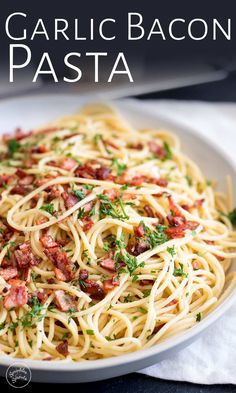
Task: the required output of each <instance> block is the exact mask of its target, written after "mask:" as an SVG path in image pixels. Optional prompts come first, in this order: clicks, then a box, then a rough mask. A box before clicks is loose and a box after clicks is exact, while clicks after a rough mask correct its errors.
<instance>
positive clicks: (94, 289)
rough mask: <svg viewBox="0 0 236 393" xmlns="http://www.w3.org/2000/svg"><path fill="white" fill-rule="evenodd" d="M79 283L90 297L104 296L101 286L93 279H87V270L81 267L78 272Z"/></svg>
mask: <svg viewBox="0 0 236 393" xmlns="http://www.w3.org/2000/svg"><path fill="white" fill-rule="evenodd" d="M79 284H80V288H81V290H82V291H83V292H86V293H88V294H89V295H90V296H91V298H92V299H95V300H102V299H103V298H104V296H105V293H104V290H103V288H102V287H101V286H100V285H99V284H98V283H97V282H96V281H94V280H89V279H88V271H87V270H86V269H83V270H81V271H80V273H79Z"/></svg>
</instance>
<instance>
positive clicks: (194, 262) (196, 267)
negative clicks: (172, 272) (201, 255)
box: [192, 261, 200, 270]
mask: <svg viewBox="0 0 236 393" xmlns="http://www.w3.org/2000/svg"><path fill="white" fill-rule="evenodd" d="M192 267H193V269H194V270H198V269H200V263H199V262H198V261H193V262H192Z"/></svg>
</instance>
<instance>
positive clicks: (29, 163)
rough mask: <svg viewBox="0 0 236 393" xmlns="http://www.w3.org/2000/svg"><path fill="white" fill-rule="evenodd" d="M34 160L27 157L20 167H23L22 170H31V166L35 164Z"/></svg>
mask: <svg viewBox="0 0 236 393" xmlns="http://www.w3.org/2000/svg"><path fill="white" fill-rule="evenodd" d="M36 162H37V161H36V160H35V159H34V158H32V157H29V158H26V159H25V160H24V161H23V163H22V166H23V167H24V168H28V169H29V168H32V166H33V165H35V164H36Z"/></svg>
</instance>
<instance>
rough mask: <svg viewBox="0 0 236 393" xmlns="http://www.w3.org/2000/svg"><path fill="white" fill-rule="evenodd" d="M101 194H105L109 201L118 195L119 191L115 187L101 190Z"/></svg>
mask: <svg viewBox="0 0 236 393" xmlns="http://www.w3.org/2000/svg"><path fill="white" fill-rule="evenodd" d="M103 194H104V195H106V196H107V197H108V198H109V199H110V200H111V201H114V200H115V199H116V198H118V196H119V192H118V191H117V190H116V189H115V188H110V189H109V190H105V191H103Z"/></svg>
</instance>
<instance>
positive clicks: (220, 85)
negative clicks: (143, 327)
mask: <svg viewBox="0 0 236 393" xmlns="http://www.w3.org/2000/svg"><path fill="white" fill-rule="evenodd" d="M138 98H139V99H148V98H154V99H181V100H205V101H228V102H236V73H235V74H231V75H230V77H229V78H227V79H226V80H223V81H219V82H214V83H208V84H204V85H199V86H193V87H188V88H182V89H175V90H172V91H168V92H162V93H155V94H148V95H145V96H139V97H138ZM58 386H59V385H57V384H51V385H47V387H49V388H50V389H53V391H57V389H58ZM0 387H1V389H0V392H4V393H5V392H8V391H9V392H12V391H14V392H15V388H11V387H10V386H9V385H8V384H7V382H6V380H5V378H0ZM60 387H61V388H62V390H63V389H65V390H67V389H68V390H69V391H70V393H74V392H83V393H90V392H93V391H95V392H96V393H133V392H135V393H159V392H160V393H234V392H235V393H236V386H233V385H197V384H191V383H186V382H173V381H164V380H161V379H157V378H152V377H147V376H145V375H141V374H130V375H126V376H122V377H117V378H112V379H109V380H105V381H100V382H94V383H86V384H70V385H69V386H68V385H63V384H60ZM37 388H38V390H39V389H40V391H42V389H45V388H46V385H45V384H44V385H41V384H38V383H30V384H29V385H28V386H27V387H25V388H23V389H22V390H21V391H24V392H32V391H35V390H36V391H37Z"/></svg>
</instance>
